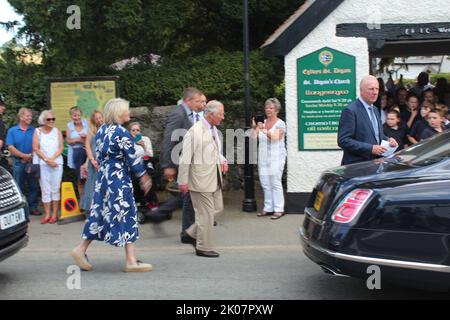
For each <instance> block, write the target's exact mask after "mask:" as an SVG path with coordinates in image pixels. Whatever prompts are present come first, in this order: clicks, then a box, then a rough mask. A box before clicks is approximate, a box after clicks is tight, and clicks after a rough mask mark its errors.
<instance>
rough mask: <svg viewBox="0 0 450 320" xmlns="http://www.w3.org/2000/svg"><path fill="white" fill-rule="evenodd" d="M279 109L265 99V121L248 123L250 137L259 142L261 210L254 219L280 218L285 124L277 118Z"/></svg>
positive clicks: (277, 104)
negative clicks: (249, 125)
mask: <svg viewBox="0 0 450 320" xmlns="http://www.w3.org/2000/svg"><path fill="white" fill-rule="evenodd" d="M280 110H281V104H280V101H278V99H277V98H270V99H267V100H266V102H265V104H264V112H265V115H266V119H265V120H264V117H256V118H254V119H253V123H252V129H253V137H255V138H257V139H258V141H259V144H258V175H259V181H260V182H261V187H262V188H263V190H264V208H263V210H262V211H261V212H260V213H258V214H257V216H258V217H262V216H267V215H272V216H271V219H272V220H276V219H279V218H281V217H282V216H284V195H283V185H282V184H281V177H282V176H283V171H284V165H285V163H286V154H287V152H286V146H285V142H284V137H285V134H286V124H285V123H284V121H283V120H281V119H280V118H278V113H279V112H280ZM272 213H273V214H272Z"/></svg>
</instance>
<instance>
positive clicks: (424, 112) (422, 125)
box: [408, 101, 434, 144]
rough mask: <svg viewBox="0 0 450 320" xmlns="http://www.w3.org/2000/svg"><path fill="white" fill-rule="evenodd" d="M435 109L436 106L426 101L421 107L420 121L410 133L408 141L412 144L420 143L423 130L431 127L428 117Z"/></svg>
mask: <svg viewBox="0 0 450 320" xmlns="http://www.w3.org/2000/svg"><path fill="white" fill-rule="evenodd" d="M433 109H434V105H433V104H432V103H430V102H427V101H424V102H423V103H422V106H421V107H420V119H419V120H417V121H416V123H414V125H413V127H412V128H411V130H410V132H409V133H408V140H409V142H410V143H411V144H415V143H417V142H419V141H420V135H421V134H422V132H423V130H425V129H426V128H428V127H429V125H428V121H427V116H428V113H429V112H430V111H431V110H433Z"/></svg>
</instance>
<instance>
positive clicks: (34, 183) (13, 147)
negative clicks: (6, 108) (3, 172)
mask: <svg viewBox="0 0 450 320" xmlns="http://www.w3.org/2000/svg"><path fill="white" fill-rule="evenodd" d="M18 115H19V123H18V124H17V125H16V126H14V127H11V128H9V129H8V134H7V135H6V145H7V146H8V150H9V152H11V155H12V157H13V159H14V162H13V176H14V179H15V180H16V182H17V183H18V184H19V187H20V189H21V190H22V193H23V194H24V195H26V196H27V200H28V205H29V206H30V214H32V215H40V214H41V213H40V212H39V211H38V183H39V181H38V179H37V178H36V177H33V176H32V175H31V174H27V173H26V172H25V166H26V165H27V163H32V161H33V134H34V128H33V127H32V126H31V120H32V118H33V114H32V113H31V110H30V109H27V108H21V109H20V110H19V114H18ZM26 185H27V186H28V194H27V193H25V187H26Z"/></svg>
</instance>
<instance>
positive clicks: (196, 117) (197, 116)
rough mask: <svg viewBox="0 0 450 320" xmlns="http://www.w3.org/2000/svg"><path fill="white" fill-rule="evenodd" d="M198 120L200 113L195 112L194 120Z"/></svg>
mask: <svg viewBox="0 0 450 320" xmlns="http://www.w3.org/2000/svg"><path fill="white" fill-rule="evenodd" d="M198 120H200V115H199V114H198V113H196V114H195V122H198Z"/></svg>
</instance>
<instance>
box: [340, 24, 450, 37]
mask: <svg viewBox="0 0 450 320" xmlns="http://www.w3.org/2000/svg"><path fill="white" fill-rule="evenodd" d="M374 26H375V27H374ZM374 26H371V25H369V24H367V23H341V24H338V25H336V35H337V36H338V37H364V38H367V39H378V40H419V39H426V40H430V39H448V37H449V35H450V23H448V22H434V23H411V24H404V23H402V24H399V23H386V24H384V23H381V24H378V25H374Z"/></svg>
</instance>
